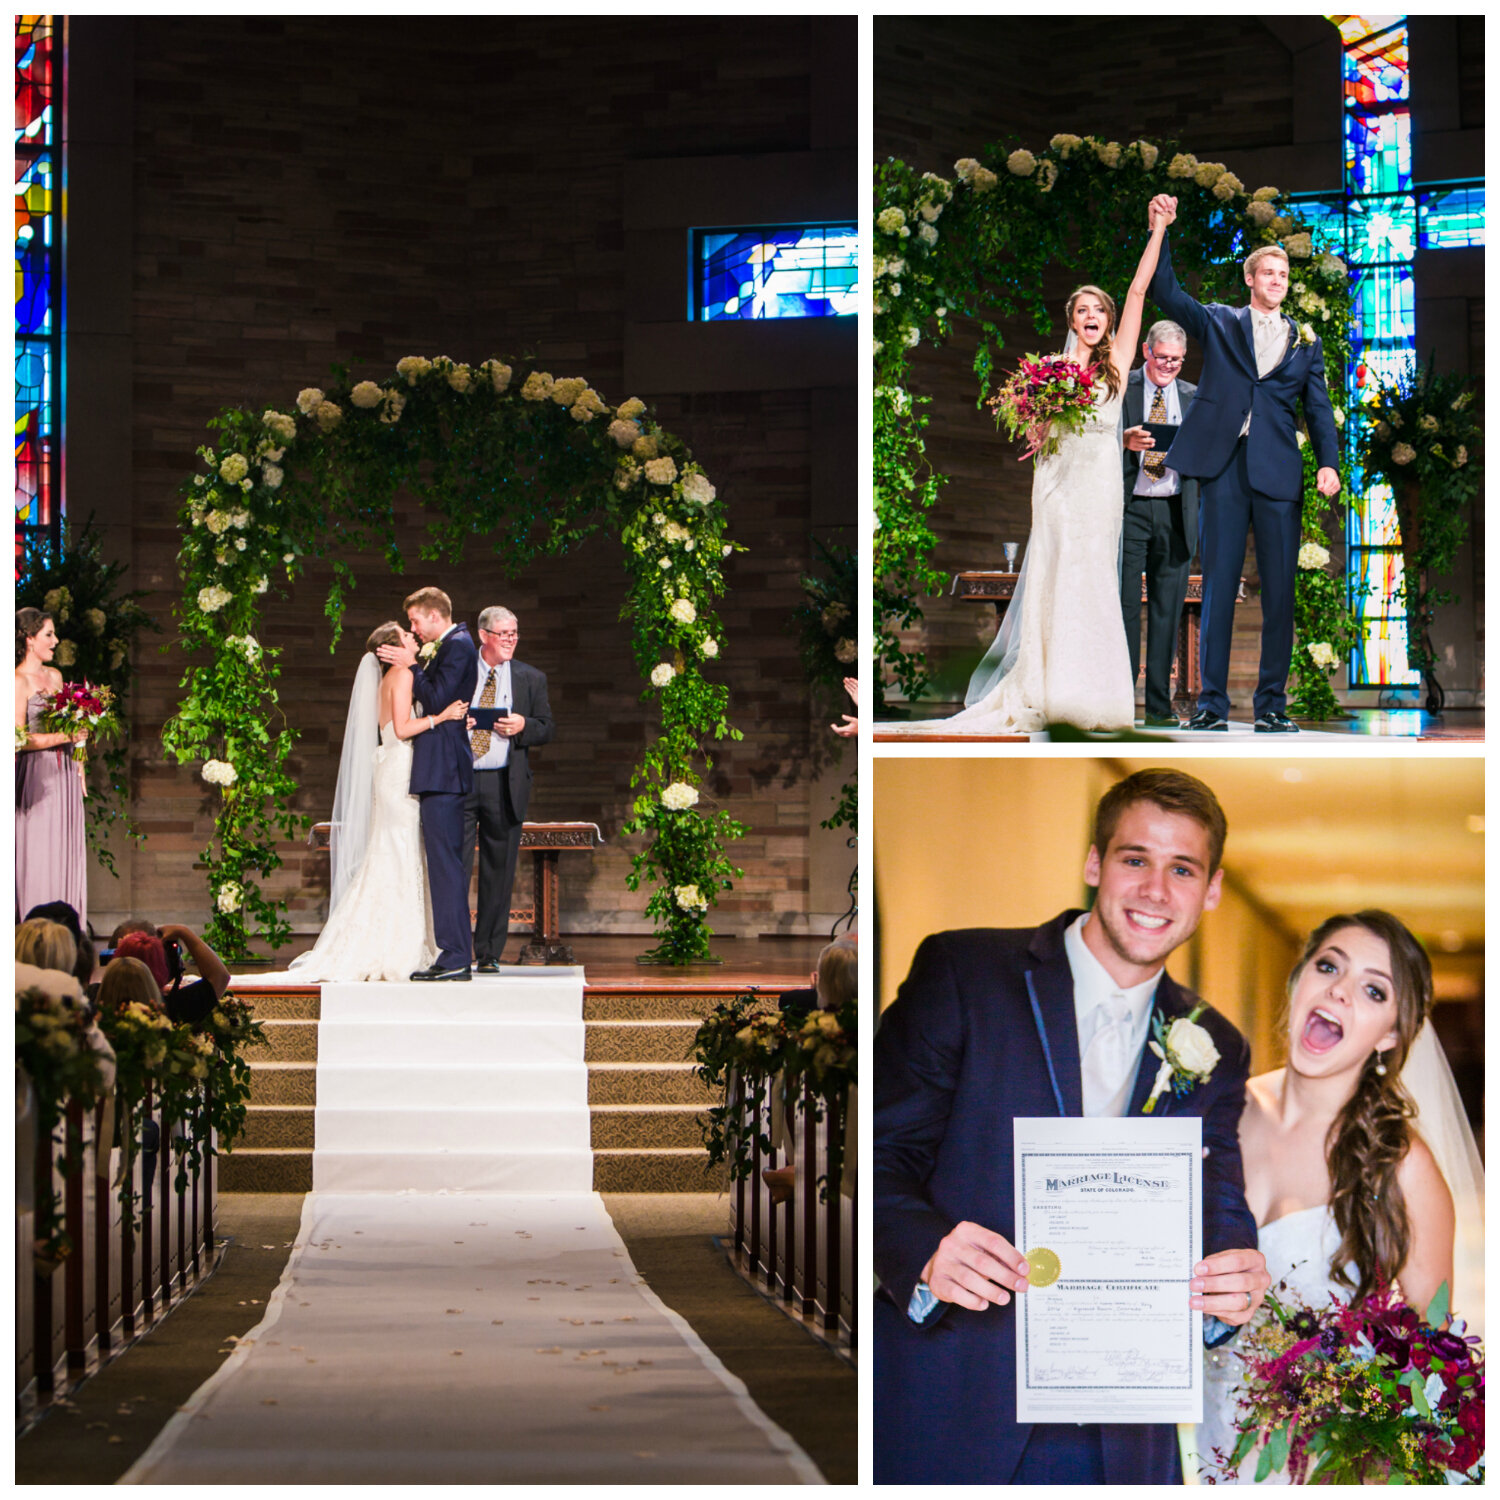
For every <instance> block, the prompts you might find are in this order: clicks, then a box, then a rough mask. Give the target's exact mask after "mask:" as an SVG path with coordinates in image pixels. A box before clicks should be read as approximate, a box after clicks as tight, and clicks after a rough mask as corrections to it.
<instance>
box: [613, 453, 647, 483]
mask: <svg viewBox="0 0 1500 1500" xmlns="http://www.w3.org/2000/svg"><path fill="white" fill-rule="evenodd" d="M640 478H641V466H640V465H639V464H638V463H637V462H636V461H635V460H634V459H633V458H626V459H622V460H621V461H620V464H619V466H618V467H617V468H616V469H615V488H616V489H617V490H628V489H630V488H632V487H633V486H634V485H637V484H639V483H640Z"/></svg>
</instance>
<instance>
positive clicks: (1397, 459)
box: [1391, 443, 1417, 464]
mask: <svg viewBox="0 0 1500 1500" xmlns="http://www.w3.org/2000/svg"><path fill="white" fill-rule="evenodd" d="M1416 456H1417V450H1416V449H1415V448H1413V447H1412V445H1411V444H1410V443H1397V444H1396V446H1395V447H1394V448H1392V449H1391V462H1392V463H1393V464H1409V463H1410V462H1411V461H1412V460H1413V459H1414V458H1415V457H1416Z"/></svg>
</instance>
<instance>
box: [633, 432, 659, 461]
mask: <svg viewBox="0 0 1500 1500" xmlns="http://www.w3.org/2000/svg"><path fill="white" fill-rule="evenodd" d="M657 451H658V450H657V446H656V439H655V438H654V437H653V436H652V435H651V434H650V433H649V432H648V433H645V434H643V435H642V436H641V437H638V438H637V439H636V440H635V441H634V442H633V443H632V444H631V445H630V452H631V456H632V457H634V458H638V459H640V461H641V462H642V463H645V462H646V460H647V459H648V458H655V457H656V455H657Z"/></svg>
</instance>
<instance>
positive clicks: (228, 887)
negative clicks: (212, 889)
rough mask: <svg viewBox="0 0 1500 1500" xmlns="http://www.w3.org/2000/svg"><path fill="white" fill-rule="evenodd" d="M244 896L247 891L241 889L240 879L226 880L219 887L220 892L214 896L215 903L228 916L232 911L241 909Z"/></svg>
mask: <svg viewBox="0 0 1500 1500" xmlns="http://www.w3.org/2000/svg"><path fill="white" fill-rule="evenodd" d="M244 897H245V893H244V891H243V890H241V889H240V883H239V881H237V880H226V881H225V882H224V884H223V885H221V886H220V887H219V894H218V895H217V896H216V897H215V898H214V905H215V906H217V907H218V908H219V910H220V911H221V912H223V913H224V914H225V916H228V915H229V913H230V912H233V911H238V910H239V909H240V904H241V902H242V901H243V900H244Z"/></svg>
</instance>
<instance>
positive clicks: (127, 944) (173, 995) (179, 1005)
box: [105, 922, 229, 1031]
mask: <svg viewBox="0 0 1500 1500" xmlns="http://www.w3.org/2000/svg"><path fill="white" fill-rule="evenodd" d="M122 928H128V929H131V930H128V931H123V932H122V930H121V929H122ZM148 928H149V929H150V930H149V931H147V929H148ZM115 934H116V937H115V958H116V961H118V960H119V959H120V958H134V959H138V960H139V961H140V962H141V963H143V964H145V965H146V967H147V968H148V969H149V970H150V971H151V975H152V977H153V978H154V979H155V980H156V983H157V985H158V986H159V988H160V989H161V992H162V995H163V997H164V999H165V1003H166V1007H167V1014H168V1015H169V1016H171V1018H172V1019H173V1021H175V1022H177V1023H179V1024H183V1025H188V1026H191V1027H192V1028H193V1030H195V1031H197V1030H199V1029H200V1028H201V1027H202V1025H203V1023H204V1021H206V1020H207V1019H208V1017H209V1016H210V1015H211V1014H212V1013H213V1008H214V1006H216V1005H217V1004H218V1003H219V1000H220V999H221V998H222V996H223V994H224V991H225V990H227V989H228V988H229V970H228V969H226V968H225V967H224V965H223V963H222V962H221V961H220V959H219V956H218V954H217V953H215V952H214V950H213V949H212V948H210V947H209V946H208V944H207V943H205V942H204V941H203V939H202V938H200V937H199V936H198V935H197V933H195V932H194V931H193V930H192V929H191V928H190V927H183V926H181V925H180V924H177V923H169V924H168V925H167V926H165V927H161V928H157V927H154V926H153V925H152V924H151V923H149V922H127V923H121V924H120V927H117V928H116V929H115ZM169 943H171V944H181V945H182V946H183V947H185V948H186V949H187V950H188V955H189V957H190V958H191V959H192V961H193V963H194V964H196V965H197V967H198V972H199V974H200V975H201V976H202V978H200V979H195V980H193V981H191V982H190V983H187V984H184V983H183V973H182V963H181V959H180V957H179V958H178V961H177V963H176V964H175V965H174V964H173V963H172V962H171V959H170V958H169V956H168V949H167V944H169ZM172 956H173V957H176V956H177V955H175V954H174V955H172ZM174 970H175V972H174ZM105 972H106V974H107V973H108V970H106V971H105Z"/></svg>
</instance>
